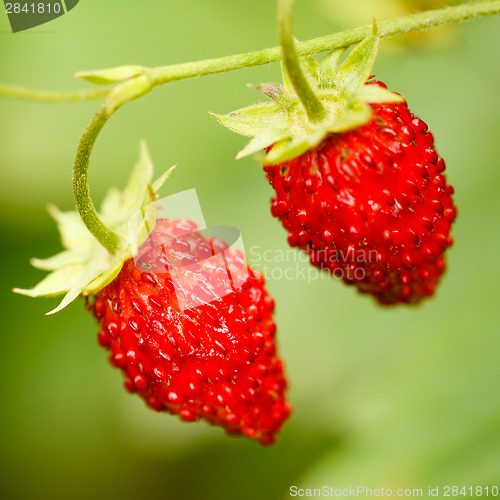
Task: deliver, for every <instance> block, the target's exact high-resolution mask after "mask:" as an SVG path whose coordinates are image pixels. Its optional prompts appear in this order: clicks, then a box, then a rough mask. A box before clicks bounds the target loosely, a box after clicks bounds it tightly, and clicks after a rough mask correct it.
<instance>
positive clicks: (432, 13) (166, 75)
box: [0, 0, 500, 102]
mask: <svg viewBox="0 0 500 500" xmlns="http://www.w3.org/2000/svg"><path fill="white" fill-rule="evenodd" d="M497 14H500V0H486V1H482V2H474V3H467V4H461V5H455V6H452V7H445V8H442V9H435V10H429V11H426V12H421V13H419V14H413V15H410V16H405V17H399V18H396V19H390V20H388V21H382V22H380V23H378V28H379V33H378V35H379V37H380V38H385V37H393V36H397V35H403V34H405V33H409V32H411V31H419V30H424V29H429V28H437V27H439V26H445V25H447V24H453V23H459V22H462V21H468V20H471V19H476V18H480V17H486V16H493V15H497ZM372 29H373V27H372V25H366V26H362V27H359V28H354V29H350V30H346V31H342V32H340V33H334V34H332V35H326V36H323V37H319V38H314V39H312V40H307V41H304V42H299V43H297V54H298V56H305V55H312V54H318V53H320V52H326V51H331V50H337V49H343V48H344V49H345V48H348V47H350V46H352V45H356V44H358V43H360V42H361V41H362V40H364V39H365V38H366V37H368V36H370V35H371V33H372ZM281 58H282V53H281V47H272V48H268V49H263V50H257V51H254V52H248V53H246V54H237V55H232V56H226V57H219V58H215V59H205V60H201V61H194V62H188V63H181V64H173V65H169V66H158V67H154V68H144V70H145V72H144V74H145V75H147V76H148V77H149V79H150V80H151V82H152V86H153V87H156V86H157V85H163V84H165V83H169V82H173V81H178V80H185V79H188V78H195V77H198V76H205V75H213V74H217V73H225V72H229V71H236V70H239V69H244V68H250V67H253V66H262V65H264V64H269V63H272V62H277V61H279V60H281ZM108 93H109V89H106V90H98V91H81V92H45V91H36V90H29V89H24V88H22V87H18V86H13V85H5V84H2V85H0V96H6V97H13V98H19V99H28V100H36V101H50V102H69V101H79V100H91V99H99V98H101V97H104V96H106V95H107V94H108Z"/></svg>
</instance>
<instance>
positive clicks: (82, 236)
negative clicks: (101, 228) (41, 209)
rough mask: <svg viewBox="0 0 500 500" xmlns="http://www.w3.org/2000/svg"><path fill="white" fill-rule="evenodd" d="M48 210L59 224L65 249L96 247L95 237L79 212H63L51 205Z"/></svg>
mask: <svg viewBox="0 0 500 500" xmlns="http://www.w3.org/2000/svg"><path fill="white" fill-rule="evenodd" d="M47 210H48V212H49V214H50V215H51V216H52V218H53V219H54V220H55V221H56V223H57V226H58V229H59V232H60V233H61V240H62V244H63V246H64V247H65V248H67V249H68V250H75V249H77V250H84V249H89V248H91V247H92V246H93V245H94V237H93V236H92V235H91V234H90V231H89V230H88V229H87V228H86V227H85V225H84V224H83V222H82V220H81V219H80V216H79V215H78V213H77V212H61V211H60V210H59V209H58V208H57V207H56V206H55V205H49V206H48V207H47Z"/></svg>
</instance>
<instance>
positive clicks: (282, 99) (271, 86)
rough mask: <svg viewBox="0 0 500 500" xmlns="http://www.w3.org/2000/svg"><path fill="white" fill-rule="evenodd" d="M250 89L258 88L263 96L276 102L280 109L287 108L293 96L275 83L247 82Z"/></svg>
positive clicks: (292, 100) (291, 102)
mask: <svg viewBox="0 0 500 500" xmlns="http://www.w3.org/2000/svg"><path fill="white" fill-rule="evenodd" d="M247 86H248V87H249V88H251V89H255V90H259V91H260V92H262V93H263V94H264V95H265V96H267V97H269V99H272V100H273V101H274V102H276V103H277V104H278V105H279V106H280V107H281V108H282V109H287V108H289V107H290V106H291V105H292V104H293V102H294V98H293V96H292V95H291V94H290V93H289V92H288V91H286V90H285V89H284V88H283V87H282V86H281V85H279V84H277V83H261V84H260V85H252V84H251V83H249V84H247Z"/></svg>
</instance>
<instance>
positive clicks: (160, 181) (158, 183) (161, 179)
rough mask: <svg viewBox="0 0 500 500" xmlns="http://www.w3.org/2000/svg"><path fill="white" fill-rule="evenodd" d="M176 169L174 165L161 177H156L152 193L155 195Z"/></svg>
mask: <svg viewBox="0 0 500 500" xmlns="http://www.w3.org/2000/svg"><path fill="white" fill-rule="evenodd" d="M176 168H177V165H174V166H173V167H170V168H169V169H168V170H167V171H166V172H165V173H164V174H163V175H162V176H160V177H158V179H156V180H155V181H154V182H153V191H154V192H155V193H157V192H158V191H159V190H160V188H161V187H162V186H163V184H165V181H166V180H167V179H168V178H169V177H170V176H171V175H172V172H173V171H174V170H175V169H176Z"/></svg>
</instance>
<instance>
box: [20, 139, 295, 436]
mask: <svg viewBox="0 0 500 500" xmlns="http://www.w3.org/2000/svg"><path fill="white" fill-rule="evenodd" d="M169 172H170V171H169ZM169 172H168V173H169ZM168 173H167V174H166V175H164V176H163V177H162V178H160V179H159V180H158V181H156V182H154V183H151V176H152V164H151V161H150V159H149V156H148V153H147V150H146V148H145V146H143V150H142V158H141V162H140V163H139V164H138V165H137V166H136V168H135V170H134V172H133V173H132V177H131V180H130V182H129V184H128V186H127V187H126V188H125V190H124V192H123V193H119V192H118V191H116V190H113V191H111V192H110V194H109V195H108V197H107V198H106V200H105V202H104V204H103V207H102V210H101V217H102V219H103V220H105V221H106V222H107V224H108V227H110V228H111V229H112V230H113V231H115V232H116V234H119V235H123V236H124V235H127V234H129V240H128V243H127V244H125V243H124V244H123V247H122V248H120V249H118V251H116V252H115V253H113V254H111V253H110V252H108V251H107V250H106V249H105V248H104V247H103V246H101V245H100V244H99V243H98V242H97V240H96V239H95V238H94V237H93V236H92V235H91V234H90V232H89V231H88V230H87V229H86V227H85V226H84V225H83V222H82V221H81V219H80V218H79V216H78V214H77V213H76V212H66V213H63V212H59V211H58V210H57V209H55V208H54V207H52V208H51V210H50V211H51V214H52V215H53V216H54V218H55V219H56V221H57V223H58V225H59V230H60V232H61V235H62V240H63V243H64V245H65V247H66V248H67V250H65V251H64V252H62V253H60V254H59V255H56V256H55V257H52V258H49V259H46V260H38V259H33V260H32V263H33V264H34V265H35V266H36V267H39V268H41V269H47V270H51V271H53V272H52V273H51V274H50V275H49V276H47V277H46V278H45V279H44V280H43V281H42V282H41V283H39V284H38V285H37V286H36V287H35V288H33V289H32V290H18V289H17V290H16V291H17V292H20V293H24V294H26V295H30V296H33V297H36V296H43V295H46V296H50V295H57V294H60V293H64V292H66V296H65V297H64V299H63V301H62V302H61V304H60V305H59V306H58V307H57V308H56V309H54V310H53V311H51V313H53V312H57V311H59V310H60V309H62V308H63V307H65V306H66V305H68V304H69V303H70V302H71V301H72V300H74V299H75V298H76V297H78V296H79V295H81V294H82V295H84V296H86V297H87V298H90V299H91V300H88V301H87V302H88V303H90V302H93V304H92V310H93V312H94V315H95V316H96V318H97V320H98V321H99V323H100V330H99V334H98V341H99V343H100V344H101V345H102V346H104V347H106V348H107V349H109V351H110V353H111V354H110V360H111V363H112V364H114V365H115V366H117V367H118V368H120V369H121V370H122V371H123V373H124V375H125V387H126V388H127V389H128V390H129V391H130V392H136V393H137V394H139V395H140V396H141V397H142V398H143V399H144V400H145V401H146V403H147V404H148V405H149V406H150V407H151V408H153V409H155V410H157V411H166V412H170V413H174V414H177V415H179V416H180V418H181V419H183V420H184V421H194V420H198V419H204V420H207V421H208V422H211V423H213V424H217V425H220V426H222V427H224V429H225V430H226V432H228V433H230V434H243V435H245V436H247V437H249V438H251V439H255V440H258V441H260V442H261V443H262V444H270V443H272V442H273V441H274V439H275V436H276V434H277V433H278V432H279V430H280V428H281V426H282V424H283V422H284V421H285V420H286V419H287V417H288V415H289V414H290V405H289V404H288V403H287V401H286V399H285V389H286V385H287V384H286V379H285V376H284V372H283V363H282V361H281V359H280V358H279V356H278V354H277V352H276V344H275V333H276V325H275V323H274V321H273V316H272V313H273V309H274V300H273V299H272V297H271V296H270V295H269V294H268V293H267V291H266V290H265V288H264V279H263V277H262V275H260V273H257V272H254V271H253V270H252V269H251V268H250V267H248V266H247V264H246V261H245V259H244V256H243V254H242V253H241V252H240V250H238V249H236V248H233V247H231V246H229V244H226V243H225V242H224V241H223V240H222V239H220V238H215V237H208V236H207V235H205V234H203V233H202V232H201V231H197V230H196V224H194V223H193V222H191V221H188V220H167V219H164V218H161V217H158V216H157V215H158V213H157V210H158V209H159V207H158V205H157V204H156V203H153V202H154V201H155V200H156V194H155V193H156V191H157V190H158V189H159V188H160V186H161V184H162V183H163V181H164V180H165V179H166V178H167V176H168ZM138 221H139V224H138ZM149 224H151V227H153V228H154V229H153V231H152V232H151V233H150V234H149V235H148V233H149V231H148V232H147V233H146V234H144V232H143V229H144V228H147V227H149ZM130 231H132V234H130ZM141 235H142V237H141ZM136 237H137V238H136ZM136 240H137V241H136ZM123 241H124V242H126V241H127V240H125V239H124V240H123ZM141 242H142V244H140V245H139V247H138V248H137V249H135V250H134V251H132V247H134V248H135V246H137V245H136V243H137V244H138V243H141ZM228 243H230V242H228ZM132 257H133V258H132Z"/></svg>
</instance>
